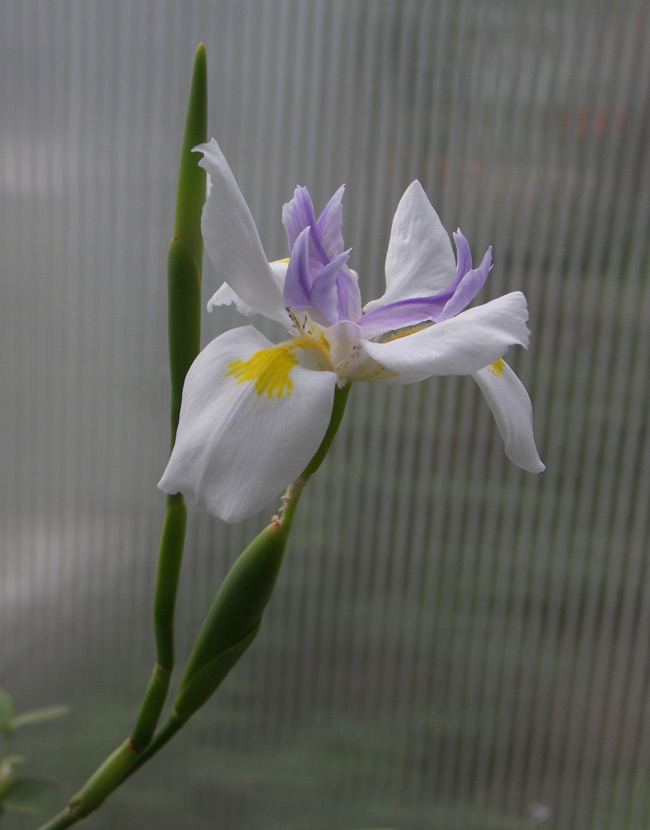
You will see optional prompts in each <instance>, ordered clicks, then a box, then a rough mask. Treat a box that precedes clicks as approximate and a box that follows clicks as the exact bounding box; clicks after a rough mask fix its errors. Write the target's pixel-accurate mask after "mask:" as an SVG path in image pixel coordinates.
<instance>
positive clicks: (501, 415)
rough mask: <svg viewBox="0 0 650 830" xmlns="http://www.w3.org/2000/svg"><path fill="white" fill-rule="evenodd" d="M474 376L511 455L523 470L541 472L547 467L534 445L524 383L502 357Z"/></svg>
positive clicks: (528, 399)
mask: <svg viewBox="0 0 650 830" xmlns="http://www.w3.org/2000/svg"><path fill="white" fill-rule="evenodd" d="M472 377H473V378H474V380H475V381H476V382H477V383H478V385H479V386H480V387H481V391H482V392H483V394H484V395H485V399H486V400H487V402H488V406H489V407H490V409H491V410H492V414H493V415H494V419H495V420H496V422H497V426H498V427H499V432H500V433H501V435H502V436H503V441H504V444H505V449H506V455H507V456H508V458H509V459H510V460H511V461H514V463H515V464H516V465H517V466H518V467H521V468H522V470H528V472H529V473H541V472H542V470H544V469H545V467H544V465H543V464H542V461H541V459H540V457H539V455H538V454H537V447H536V446H535V436H534V435H533V406H532V404H531V402H530V398H529V397H528V392H526V389H525V387H524V385H523V383H522V382H521V381H520V380H519V378H518V377H517V375H516V374H515V373H514V372H513V371H512V369H511V368H510V366H508V364H507V363H505V361H503V360H502V361H500V362H499V363H497V365H496V366H487V367H486V368H485V369H481V371H480V372H475V373H474V374H473V375H472Z"/></svg>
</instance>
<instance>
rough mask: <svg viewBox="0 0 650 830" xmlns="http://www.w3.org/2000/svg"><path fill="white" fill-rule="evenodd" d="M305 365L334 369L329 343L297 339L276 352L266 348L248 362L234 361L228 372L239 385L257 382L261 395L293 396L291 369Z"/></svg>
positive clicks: (274, 349)
mask: <svg viewBox="0 0 650 830" xmlns="http://www.w3.org/2000/svg"><path fill="white" fill-rule="evenodd" d="M298 365H300V366H303V367H304V368H306V369H315V370H316V371H323V370H330V371H331V370H332V364H331V361H330V357H329V349H328V348H327V342H326V341H325V340H324V339H323V340H322V341H321V340H316V339H315V338H314V337H310V336H309V335H303V336H302V337H296V338H295V339H294V340H289V341H288V342H286V343H281V344H280V345H279V346H274V347H273V348H272V349H262V350H261V351H259V352H256V353H255V354H254V355H253V356H252V357H250V358H249V359H248V360H234V361H233V362H232V363H231V364H230V365H229V366H228V371H227V372H226V377H233V378H234V379H235V380H236V381H237V383H238V384H240V383H251V382H252V383H254V384H255V391H256V392H257V394H258V396H260V397H261V396H262V395H264V394H266V396H267V397H268V398H283V397H284V396H285V395H286V396H287V397H289V395H291V392H292V390H293V380H292V378H291V370H292V369H293V368H294V366H298Z"/></svg>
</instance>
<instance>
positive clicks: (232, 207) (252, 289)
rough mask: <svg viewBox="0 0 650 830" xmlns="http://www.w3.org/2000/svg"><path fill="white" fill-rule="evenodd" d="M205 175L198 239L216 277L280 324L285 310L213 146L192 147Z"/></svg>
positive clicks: (245, 209)
mask: <svg viewBox="0 0 650 830" xmlns="http://www.w3.org/2000/svg"><path fill="white" fill-rule="evenodd" d="M194 149H195V150H197V151H200V152H201V153H203V158H202V159H201V161H200V162H199V165H200V166H201V167H203V169H204V170H207V172H208V174H209V176H210V191H209V196H208V198H207V200H206V203H205V205H204V206H203V215H202V217H201V230H202V231H203V241H204V243H205V248H206V250H207V252H208V255H209V257H210V259H211V260H212V263H213V265H214V266H215V268H216V269H217V273H218V275H219V277H221V279H223V280H224V282H227V283H228V285H229V286H230V287H231V288H232V290H233V291H234V292H235V294H237V296H238V297H239V298H240V299H241V300H242V301H243V302H244V303H245V304H246V305H247V306H249V307H250V308H252V309H253V311H256V312H258V313H259V314H263V315H264V316H265V317H269V318H270V319H271V320H278V321H279V322H280V323H282V324H284V325H286V323H287V312H286V309H285V304H284V301H283V299H282V290H281V288H280V286H279V285H278V281H277V279H276V278H275V276H274V274H273V272H272V270H271V268H270V267H269V264H268V262H267V257H266V255H265V254H264V249H263V248H262V243H261V241H260V237H259V234H258V232H257V228H256V227H255V222H254V221H253V217H252V216H251V212H250V210H249V209H248V205H247V204H246V201H245V200H244V197H243V196H242V193H241V191H240V189H239V187H238V186H237V182H236V181H235V177H234V176H233V174H232V171H231V169H230V167H229V166H228V162H227V161H226V159H225V156H224V155H223V153H222V152H221V150H220V149H219V145H218V144H217V142H216V141H215V140H214V139H212V140H211V141H210V143H209V144H200V145H199V146H198V147H195V148H194Z"/></svg>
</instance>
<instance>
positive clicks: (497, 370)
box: [487, 360, 506, 378]
mask: <svg viewBox="0 0 650 830" xmlns="http://www.w3.org/2000/svg"><path fill="white" fill-rule="evenodd" d="M505 368H506V362H505V360H497V362H496V363H492V365H491V366H488V367H487V370H488V372H490V374H492V375H494V377H495V378H500V377H501V375H502V374H503V371H504V369H505Z"/></svg>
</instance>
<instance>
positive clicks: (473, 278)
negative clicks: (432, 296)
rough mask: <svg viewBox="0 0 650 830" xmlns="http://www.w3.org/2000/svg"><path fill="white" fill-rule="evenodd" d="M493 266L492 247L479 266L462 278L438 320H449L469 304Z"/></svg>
mask: <svg viewBox="0 0 650 830" xmlns="http://www.w3.org/2000/svg"><path fill="white" fill-rule="evenodd" d="M491 267H492V248H491V247H490V248H488V249H487V251H486V252H485V256H484V257H483V260H482V261H481V264H480V265H479V267H478V268H474V269H472V270H471V271H468V272H467V273H466V274H465V275H464V276H463V277H462V278H461V280H460V283H459V285H458V288H456V290H455V291H454V294H453V296H452V297H450V299H449V300H448V301H447V302H446V303H445V307H444V308H443V309H442V311H441V312H440V314H439V316H438V317H437V320H436V322H438V323H440V322H442V321H443V320H449V318H450V317H455V316H456V315H457V314H459V313H460V312H461V311H462V310H463V309H464V308H465V307H466V306H468V305H469V304H470V303H471V302H472V300H473V299H474V297H476V295H477V294H478V292H479V291H480V290H481V288H483V286H484V285H485V280H486V279H487V277H488V274H489V273H490V268H491Z"/></svg>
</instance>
